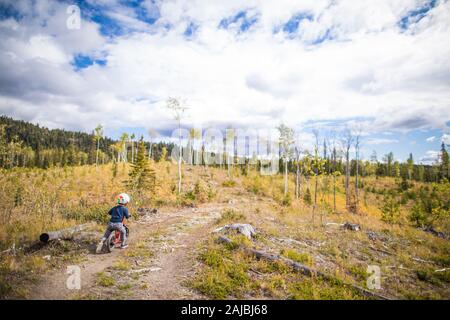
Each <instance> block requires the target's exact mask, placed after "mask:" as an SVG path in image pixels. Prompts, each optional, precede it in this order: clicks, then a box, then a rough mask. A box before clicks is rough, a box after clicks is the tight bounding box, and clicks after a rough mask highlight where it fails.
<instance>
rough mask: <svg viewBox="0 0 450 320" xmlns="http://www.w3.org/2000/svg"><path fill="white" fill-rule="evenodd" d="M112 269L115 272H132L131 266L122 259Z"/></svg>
mask: <svg viewBox="0 0 450 320" xmlns="http://www.w3.org/2000/svg"><path fill="white" fill-rule="evenodd" d="M112 268H113V269H114V270H120V271H127V270H130V268H131V264H130V262H128V261H126V260H123V259H120V260H118V261H116V262H115V263H114V264H113V266H112Z"/></svg>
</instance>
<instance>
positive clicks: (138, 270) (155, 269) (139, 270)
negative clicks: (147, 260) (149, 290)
mask: <svg viewBox="0 0 450 320" xmlns="http://www.w3.org/2000/svg"><path fill="white" fill-rule="evenodd" d="M160 270H162V268H160V267H151V268H142V269H137V270H131V271H129V272H128V273H130V274H132V273H145V272H155V271H160Z"/></svg>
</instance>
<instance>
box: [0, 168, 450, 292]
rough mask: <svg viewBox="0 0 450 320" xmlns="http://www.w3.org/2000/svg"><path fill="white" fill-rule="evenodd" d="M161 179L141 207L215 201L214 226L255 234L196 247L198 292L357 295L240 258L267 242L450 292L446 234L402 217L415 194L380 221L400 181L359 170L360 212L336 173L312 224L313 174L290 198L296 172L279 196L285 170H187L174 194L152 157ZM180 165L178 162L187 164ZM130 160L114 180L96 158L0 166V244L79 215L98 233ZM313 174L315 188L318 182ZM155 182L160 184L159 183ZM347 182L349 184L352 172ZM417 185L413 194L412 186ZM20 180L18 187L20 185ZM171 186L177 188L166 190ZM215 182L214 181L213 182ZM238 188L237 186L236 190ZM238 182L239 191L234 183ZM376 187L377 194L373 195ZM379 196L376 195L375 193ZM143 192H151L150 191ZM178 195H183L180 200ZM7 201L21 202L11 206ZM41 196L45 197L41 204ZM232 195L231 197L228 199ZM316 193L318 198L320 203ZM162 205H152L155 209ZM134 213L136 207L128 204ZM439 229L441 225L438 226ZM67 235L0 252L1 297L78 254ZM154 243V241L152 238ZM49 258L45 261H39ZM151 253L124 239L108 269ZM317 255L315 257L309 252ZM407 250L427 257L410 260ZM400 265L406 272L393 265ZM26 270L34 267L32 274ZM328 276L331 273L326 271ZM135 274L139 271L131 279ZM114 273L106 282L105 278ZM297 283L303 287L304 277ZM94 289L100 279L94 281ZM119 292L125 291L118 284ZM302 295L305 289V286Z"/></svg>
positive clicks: (417, 287) (344, 267) (346, 268)
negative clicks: (86, 162)
mask: <svg viewBox="0 0 450 320" xmlns="http://www.w3.org/2000/svg"><path fill="white" fill-rule="evenodd" d="M155 169H156V171H157V175H158V178H157V179H158V180H159V182H160V183H159V186H158V188H157V190H156V192H155V195H152V196H153V197H152V198H151V199H152V200H151V201H150V200H149V201H150V202H148V203H143V202H141V203H140V205H143V206H144V205H145V206H148V207H155V206H160V205H161V206H165V207H166V208H169V207H170V208H171V209H173V208H176V207H177V206H179V205H197V204H200V203H201V202H207V201H211V200H212V199H214V201H217V203H218V204H224V206H225V208H226V205H227V203H228V205H229V206H230V207H231V206H232V207H233V208H228V209H224V210H223V211H222V212H221V216H220V218H219V219H217V220H216V221H215V223H216V224H220V225H223V224H230V223H238V222H241V223H251V224H252V225H253V226H254V227H255V228H256V229H257V230H258V231H259V232H260V234H259V235H258V237H257V238H256V239H254V240H253V241H250V240H248V239H246V238H245V237H242V236H238V235H229V237H230V239H231V240H232V243H231V244H230V245H217V244H215V243H206V244H205V245H204V246H203V247H202V249H203V250H202V254H201V255H200V256H199V260H200V261H201V262H202V268H201V269H200V270H198V277H195V279H193V285H194V287H195V288H197V289H198V290H199V291H200V292H204V293H205V294H206V295H207V296H209V297H213V298H219V299H224V298H227V297H232V298H240V297H248V296H251V297H269V298H276V299H278V298H280V299H285V298H308V297H310V298H313V299H316V298H346V297H357V296H354V295H353V293H352V292H349V291H348V288H341V289H340V288H339V284H334V285H331V284H329V283H324V282H323V281H319V280H315V282H312V280H311V279H309V278H307V277H301V276H299V275H298V274H295V273H294V272H293V271H292V270H291V269H290V268H289V267H287V266H286V265H285V264H283V263H268V262H265V261H258V260H255V259H252V258H249V257H245V256H243V255H242V252H241V250H238V248H239V247H240V246H246V247H253V246H260V248H266V249H270V250H272V251H273V252H281V255H283V256H284V257H286V258H289V259H292V260H294V261H297V262H299V263H302V264H306V265H314V266H315V267H316V268H317V269H319V270H322V268H325V267H327V268H330V269H331V270H333V268H335V269H336V270H338V271H337V272H336V274H337V276H339V277H342V278H343V279H345V280H351V281H356V282H357V283H359V284H361V283H362V282H363V281H364V280H365V278H366V276H367V275H366V272H365V270H366V267H367V265H368V264H380V265H381V266H382V269H383V270H384V268H383V266H393V268H391V269H389V271H383V275H385V278H383V284H382V286H383V288H386V290H387V291H388V292H389V293H390V294H392V295H395V296H398V297H401V298H402V297H403V298H415V299H416V298H417V299H419V298H438V299H439V298H441V299H442V298H446V299H448V298H450V293H449V292H448V289H446V288H447V287H448V283H449V272H435V270H437V269H442V268H448V267H449V266H450V260H449V256H450V250H449V246H448V240H443V239H439V238H436V237H435V236H433V235H430V234H428V233H424V232H423V231H420V230H417V229H416V228H414V227H412V226H411V225H410V222H409V221H408V219H406V218H407V215H408V213H409V211H408V210H409V209H410V208H411V207H412V205H413V202H414V200H413V199H411V197H409V196H408V201H407V202H406V204H402V208H401V209H402V210H400V216H401V217H400V218H401V219H399V222H398V223H397V224H395V225H389V224H386V223H384V222H383V221H381V219H380V218H381V214H382V213H381V210H380V208H379V203H380V202H381V201H382V198H383V197H382V194H383V193H384V192H385V191H386V190H391V189H392V190H393V189H398V181H395V179H393V178H379V179H375V178H373V177H363V178H362V179H363V180H364V186H365V187H364V189H361V190H360V191H361V203H360V213H359V214H349V213H347V212H346V209H345V194H344V185H343V177H338V179H337V183H338V191H337V199H336V205H337V208H336V212H337V213H332V212H330V210H329V208H330V205H331V206H332V203H333V202H332V201H333V198H332V193H326V194H324V195H323V196H322V194H320V193H319V197H318V206H317V208H316V209H317V210H316V216H315V226H312V223H311V213H312V207H311V206H309V205H307V204H306V203H305V201H304V200H303V198H304V197H303V196H304V194H305V191H306V190H307V189H309V190H310V192H311V195H312V196H313V195H314V183H313V180H311V179H308V178H306V177H302V178H303V179H302V188H301V194H300V199H295V197H294V193H293V190H294V177H293V175H290V177H289V196H288V197H284V194H283V177H282V176H281V175H275V176H261V175H259V174H257V173H255V171H254V170H251V171H250V172H249V173H248V175H247V176H244V175H242V174H240V173H239V170H236V172H233V179H232V180H230V179H229V178H228V175H227V172H226V170H220V169H219V168H213V167H209V168H196V167H193V168H191V170H186V171H185V172H184V174H185V175H184V179H183V186H182V188H183V192H184V193H183V194H182V195H180V196H178V195H177V192H176V175H177V170H174V169H175V167H174V166H173V165H172V164H170V163H168V162H164V163H156V164H155ZM184 169H185V168H184ZM127 174H128V165H124V166H119V170H118V173H117V178H116V179H112V175H111V166H110V165H104V166H103V165H102V166H99V167H98V168H95V167H94V166H84V167H71V168H50V169H47V170H40V169H23V168H19V169H14V170H3V171H2V175H0V194H2V198H3V199H6V200H5V201H4V202H2V203H0V212H3V213H4V216H5V217H6V216H8V215H9V214H10V217H11V218H10V220H5V221H0V222H2V223H1V224H0V251H2V250H6V249H9V248H11V246H12V245H13V244H14V243H15V244H16V247H17V248H19V247H21V246H22V245H23V246H26V245H28V244H29V243H32V242H33V241H35V240H36V239H37V238H38V236H39V234H40V233H41V232H42V231H44V230H45V231H52V230H58V229H63V228H66V227H69V226H73V225H75V224H79V223H83V222H86V221H93V222H95V223H94V229H93V230H95V231H98V232H102V231H103V229H104V221H105V219H107V218H108V217H107V215H106V210H107V209H109V208H110V207H111V206H112V205H113V204H114V203H113V200H114V196H115V195H116V194H118V193H120V192H123V188H124V186H123V185H122V184H120V183H117V181H123V180H125V179H126V178H127ZM321 179H322V178H320V179H319V187H321V185H322V182H323V181H322V180H321ZM161 182H162V183H161ZM351 184H352V185H353V184H354V179H353V177H352V179H351ZM421 185H423V184H420V183H415V184H414V186H413V187H411V190H410V191H408V192H412V191H414V190H416V189H417V188H419V187H420V186H421ZM19 186H20V188H19ZM173 186H175V189H173V188H172V187H173ZM213 186H214V188H213ZM238 186H239V187H238ZM241 186H242V187H243V188H241ZM373 190H376V192H373ZM377 197H378V198H377ZM149 198H150V197H149ZM181 198H183V199H181ZM14 199H20V201H16V203H14V201H13V200H14ZM41 199H45V201H42V200H41ZM229 199H233V200H235V201H233V203H229V202H228V200H229ZM322 200H323V201H322ZM158 208H159V207H158ZM130 210H131V212H135V210H136V207H135V204H134V203H133V204H131V206H130ZM322 212H323V213H324V216H323V217H324V221H325V222H338V223H343V222H344V221H349V222H354V223H359V224H360V225H361V226H362V231H360V232H356V233H355V232H353V231H345V232H342V230H340V229H339V228H332V227H323V226H321V225H320V224H319V221H320V214H321V213H322ZM449 225H450V223H448V222H447V223H443V224H442V230H443V231H444V232H446V233H448V230H449V229H448V226H449ZM369 230H370V231H374V232H375V233H376V234H377V235H379V238H377V239H376V240H369V239H368V237H367V235H366V231H369ZM440 230H441V229H440ZM271 237H278V238H290V239H295V240H299V241H300V242H303V243H305V246H301V245H299V246H297V245H295V246H293V247H292V248H285V246H286V245H285V244H275V243H274V242H273V241H271V239H270V238H271ZM90 244H91V243H89V242H88V243H83V244H81V246H80V245H79V244H78V243H75V242H72V241H61V242H58V243H57V244H54V245H51V246H48V247H46V248H45V249H42V250H41V251H39V252H37V253H36V254H29V253H28V254H24V253H23V251H21V250H18V253H17V254H16V256H13V255H12V254H3V255H1V256H0V298H3V297H25V296H26V295H27V291H26V287H27V285H26V284H29V283H31V282H32V281H34V280H35V279H36V278H37V276H38V275H39V274H40V273H42V272H43V271H45V270H47V269H48V268H49V267H61V266H62V265H64V264H68V263H71V262H73V261H81V259H83V258H84V257H86V255H85V254H84V253H85V252H87V251H86V248H87V247H89V245H90ZM152 245H156V246H157V245H159V243H157V242H152ZM369 246H372V247H375V248H377V249H382V250H386V251H388V252H391V253H393V255H385V254H383V253H380V252H378V251H376V250H372V249H370V248H369ZM45 255H51V260H50V261H46V260H43V259H42V257H43V256H45ZM153 256H154V252H153V250H152V249H151V245H150V241H142V242H137V243H130V247H129V248H128V250H127V251H126V252H124V257H123V259H120V260H119V261H117V262H116V263H115V264H114V265H113V266H112V269H113V270H116V271H126V270H129V269H130V267H131V265H130V261H131V260H132V259H129V258H133V260H136V259H139V260H141V259H142V260H144V261H145V260H146V259H151V258H152V257H153ZM313 257H314V258H313ZM413 257H416V258H420V259H423V260H427V261H430V262H429V263H417V262H414V261H413V260H412V258H413ZM399 266H403V267H404V268H405V270H402V269H400V268H398V267H399ZM30 271H32V272H30ZM331 273H333V272H331ZM134 277H135V278H136V279H138V278H139V276H138V275H133V276H130V279H132V278H134ZM110 278H111V279H110ZM97 280H98V281H99V283H103V284H106V286H105V287H108V286H111V285H110V283H111V282H114V284H113V285H112V286H116V287H119V286H122V285H123V286H125V285H126V284H117V283H115V281H114V279H113V278H112V277H111V276H110V275H109V274H108V275H106V274H103V276H98V279H97ZM302 283H303V284H302ZM99 286H103V285H101V284H99ZM123 290H124V291H126V289H123ZM302 292H303V293H302ZM357 298H358V297H357Z"/></svg>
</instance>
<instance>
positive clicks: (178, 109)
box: [167, 97, 187, 194]
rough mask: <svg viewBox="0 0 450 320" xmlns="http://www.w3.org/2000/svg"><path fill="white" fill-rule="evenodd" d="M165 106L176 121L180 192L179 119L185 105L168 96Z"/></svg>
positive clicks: (179, 190)
mask: <svg viewBox="0 0 450 320" xmlns="http://www.w3.org/2000/svg"><path fill="white" fill-rule="evenodd" d="M167 108H168V109H169V110H171V111H172V112H173V116H174V119H175V120H176V121H177V123H178V194H180V193H181V161H182V147H181V120H182V119H183V115H184V112H185V111H186V110H187V107H185V106H183V105H182V103H181V102H180V101H179V100H178V99H176V98H171V97H170V98H169V99H168V100H167Z"/></svg>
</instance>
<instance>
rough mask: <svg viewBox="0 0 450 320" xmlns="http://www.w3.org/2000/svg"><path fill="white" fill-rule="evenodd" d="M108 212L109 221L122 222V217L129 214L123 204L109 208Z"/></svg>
mask: <svg viewBox="0 0 450 320" xmlns="http://www.w3.org/2000/svg"><path fill="white" fill-rule="evenodd" d="M108 214H109V215H110V216H111V220H110V222H113V223H117V222H122V221H123V217H125V218H127V219H128V218H130V214H129V213H128V208H127V207H125V206H115V207H114V208H112V209H111V210H109V212H108Z"/></svg>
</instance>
